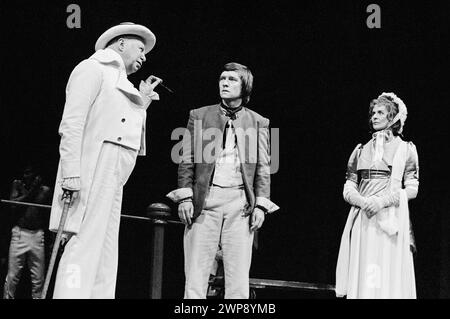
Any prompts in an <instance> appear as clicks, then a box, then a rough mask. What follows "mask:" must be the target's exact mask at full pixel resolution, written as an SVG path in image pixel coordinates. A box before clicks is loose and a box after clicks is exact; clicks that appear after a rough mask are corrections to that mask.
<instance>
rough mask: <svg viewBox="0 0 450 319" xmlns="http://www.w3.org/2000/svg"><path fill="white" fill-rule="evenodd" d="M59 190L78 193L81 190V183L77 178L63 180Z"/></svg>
mask: <svg viewBox="0 0 450 319" xmlns="http://www.w3.org/2000/svg"><path fill="white" fill-rule="evenodd" d="M61 188H63V189H67V190H69V191H75V192H77V191H79V190H80V189H81V181H80V178H79V177H68V178H64V179H63V181H62V183H61Z"/></svg>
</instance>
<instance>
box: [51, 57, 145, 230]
mask: <svg viewBox="0 0 450 319" xmlns="http://www.w3.org/2000/svg"><path fill="white" fill-rule="evenodd" d="M150 102H151V97H149V96H145V95H141V93H140V92H139V91H138V90H137V89H136V88H135V87H134V86H133V84H132V83H131V82H130V81H129V80H128V78H127V74H126V71H125V65H124V63H123V60H122V58H121V56H120V55H119V54H118V53H116V52H115V51H113V50H111V49H104V50H98V51H97V52H96V53H94V54H93V55H92V56H91V57H90V58H88V59H86V60H84V61H82V62H81V63H79V64H78V65H77V66H76V67H75V69H74V70H73V71H72V73H71V75H70V78H69V81H68V84H67V87H66V103H65V106H64V112H63V116H62V120H61V124H60V126H59V134H60V135H61V142H60V147H59V152H60V161H59V165H58V172H57V177H56V183H55V191H54V195H53V202H52V210H51V215H50V226H49V229H50V230H53V231H56V230H57V229H58V226H59V222H60V217H61V213H62V207H63V202H62V201H61V195H62V189H61V187H60V186H61V182H62V179H63V178H67V177H80V181H81V191H80V192H79V198H78V199H77V200H76V201H75V202H74V203H73V206H72V207H71V208H70V210H69V215H68V218H67V222H66V225H65V228H64V230H65V231H66V232H70V233H74V234H77V233H78V232H79V230H80V226H81V223H82V221H83V218H84V215H85V213H86V204H87V202H88V199H89V196H90V195H91V194H90V193H91V192H90V189H91V185H92V182H93V178H94V176H95V171H96V164H97V160H98V157H99V154H100V149H101V146H102V144H103V143H104V142H105V141H108V142H112V143H116V144H120V145H122V146H124V147H128V148H131V149H134V150H137V151H138V152H139V153H138V154H139V155H145V121H146V109H147V107H148V105H149V104H150Z"/></svg>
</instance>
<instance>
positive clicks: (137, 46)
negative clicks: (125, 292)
mask: <svg viewBox="0 0 450 319" xmlns="http://www.w3.org/2000/svg"><path fill="white" fill-rule="evenodd" d="M155 41H156V39H155V36H154V34H153V33H152V32H151V31H150V30H149V29H148V28H146V27H144V26H142V25H138V24H133V23H122V24H120V25H117V26H114V27H112V28H110V29H108V30H107V31H105V32H104V33H103V34H102V35H101V36H100V37H99V38H98V40H97V42H96V44H95V51H96V52H95V53H94V54H93V55H92V56H91V57H90V58H88V59H86V60H84V61H82V62H81V63H79V64H78V65H77V66H76V67H75V69H74V70H73V72H72V74H71V75H70V78H69V81H68V84H67V88H66V103H65V106H64V112H63V116H62V121H61V124H60V127H59V134H60V135H61V143H60V147H59V152H60V156H61V158H60V162H59V167H58V173H57V179H56V187H55V193H54V196H53V203H52V211H51V215H50V227H49V228H50V230H53V231H57V229H58V226H59V222H60V217H61V213H62V207H63V202H62V201H61V196H62V193H63V190H69V191H72V192H73V202H72V204H71V207H70V209H69V215H68V217H67V222H66V224H65V228H64V234H65V236H66V237H67V239H68V242H67V244H66V245H65V249H64V253H63V255H62V257H61V260H60V263H59V266H58V272H57V275H56V282H55V288H54V293H53V298H65V299H72V298H83V299H84V298H102V299H105V298H108V299H109V298H114V297H115V288H116V278H117V264H118V236H119V224H120V211H121V204H122V190H123V186H124V185H125V183H126V181H127V179H128V177H129V176H130V174H131V172H132V170H133V168H134V165H135V162H136V157H137V155H145V122H146V109H147V107H148V106H149V104H150V103H151V101H152V100H158V99H159V97H158V94H157V93H156V92H154V91H153V89H154V88H155V87H156V86H157V85H158V84H159V83H160V82H161V79H159V78H157V77H155V76H150V77H149V78H148V79H147V80H146V81H145V82H144V81H141V83H140V86H139V90H137V89H136V88H135V87H134V86H133V84H132V83H131V82H130V81H129V80H128V78H127V76H128V75H129V74H131V73H134V72H136V71H138V70H139V69H140V68H141V67H142V64H143V63H144V62H145V61H146V57H145V55H146V54H147V53H148V52H149V51H150V50H151V49H152V48H153V47H154V45H155Z"/></svg>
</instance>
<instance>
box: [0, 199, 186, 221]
mask: <svg viewBox="0 0 450 319" xmlns="http://www.w3.org/2000/svg"><path fill="white" fill-rule="evenodd" d="M0 202H2V203H5V204H11V205H18V206H27V207H38V208H45V209H51V208H52V206H51V205H43V204H35V203H28V202H17V201H14V200H8V199H2V200H0ZM120 216H121V217H123V218H128V219H136V220H145V221H151V220H152V219H151V218H148V217H143V216H136V215H127V214H121V215H120ZM166 222H168V223H170V224H183V222H181V221H178V220H173V219H168V220H166ZM183 225H184V224H183Z"/></svg>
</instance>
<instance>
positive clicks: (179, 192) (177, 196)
mask: <svg viewBox="0 0 450 319" xmlns="http://www.w3.org/2000/svg"><path fill="white" fill-rule="evenodd" d="M166 196H167V197H169V198H170V199H171V200H172V201H173V202H175V203H178V202H179V201H180V200H182V199H184V198H187V197H192V196H194V192H193V191H192V188H190V187H183V188H178V189H176V190H173V191H171V192H170V193H169V194H167V195H166Z"/></svg>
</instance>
